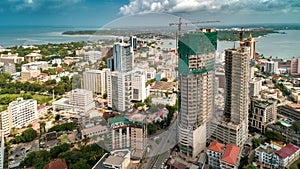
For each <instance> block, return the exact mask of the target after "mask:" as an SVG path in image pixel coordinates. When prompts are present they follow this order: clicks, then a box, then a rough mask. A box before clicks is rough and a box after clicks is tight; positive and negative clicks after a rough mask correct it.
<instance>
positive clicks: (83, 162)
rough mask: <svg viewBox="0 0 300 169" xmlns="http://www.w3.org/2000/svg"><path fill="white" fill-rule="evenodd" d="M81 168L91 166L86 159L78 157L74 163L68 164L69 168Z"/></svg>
mask: <svg viewBox="0 0 300 169" xmlns="http://www.w3.org/2000/svg"><path fill="white" fill-rule="evenodd" d="M82 168H91V166H90V165H89V164H88V162H87V160H85V159H82V158H80V159H79V161H77V162H76V163H75V164H72V165H71V166H70V169H82Z"/></svg>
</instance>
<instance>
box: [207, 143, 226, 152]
mask: <svg viewBox="0 0 300 169" xmlns="http://www.w3.org/2000/svg"><path fill="white" fill-rule="evenodd" d="M223 147H224V144H222V143H219V142H216V141H214V142H211V143H210V145H209V147H208V149H209V150H211V151H214V152H218V153H222V151H223Z"/></svg>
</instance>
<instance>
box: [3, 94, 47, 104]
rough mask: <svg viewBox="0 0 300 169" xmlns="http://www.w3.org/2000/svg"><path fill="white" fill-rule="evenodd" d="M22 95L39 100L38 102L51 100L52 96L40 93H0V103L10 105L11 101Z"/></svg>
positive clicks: (25, 97)
mask: <svg viewBox="0 0 300 169" xmlns="http://www.w3.org/2000/svg"><path fill="white" fill-rule="evenodd" d="M19 97H22V98H23V99H25V100H27V99H34V100H37V103H38V104H43V103H47V102H49V101H50V100H51V97H50V96H48V95H40V94H33V95H32V94H29V93H25V94H0V105H8V104H9V103H10V102H12V101H15V100H17V98H19Z"/></svg>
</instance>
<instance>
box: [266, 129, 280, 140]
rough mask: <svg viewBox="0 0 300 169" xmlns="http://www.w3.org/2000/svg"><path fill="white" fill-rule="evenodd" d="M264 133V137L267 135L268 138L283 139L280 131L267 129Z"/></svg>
mask: <svg viewBox="0 0 300 169" xmlns="http://www.w3.org/2000/svg"><path fill="white" fill-rule="evenodd" d="M264 135H265V137H267V138H268V139H270V140H277V141H283V139H284V138H283V136H282V135H281V134H280V133H277V132H275V131H272V130H267V131H266V132H265V134H264Z"/></svg>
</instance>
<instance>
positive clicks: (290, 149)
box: [275, 144, 300, 167]
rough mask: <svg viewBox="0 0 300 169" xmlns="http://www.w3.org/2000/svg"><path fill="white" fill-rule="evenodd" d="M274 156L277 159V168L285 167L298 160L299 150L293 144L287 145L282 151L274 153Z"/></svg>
mask: <svg viewBox="0 0 300 169" xmlns="http://www.w3.org/2000/svg"><path fill="white" fill-rule="evenodd" d="M275 154H276V156H277V157H278V159H279V161H278V164H279V167H287V166H288V165H290V164H291V163H293V162H294V161H295V160H297V159H299V154H300V149H299V148H298V147H297V146H295V145H293V144H287V145H286V146H285V147H283V148H282V149H280V150H277V151H275Z"/></svg>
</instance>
